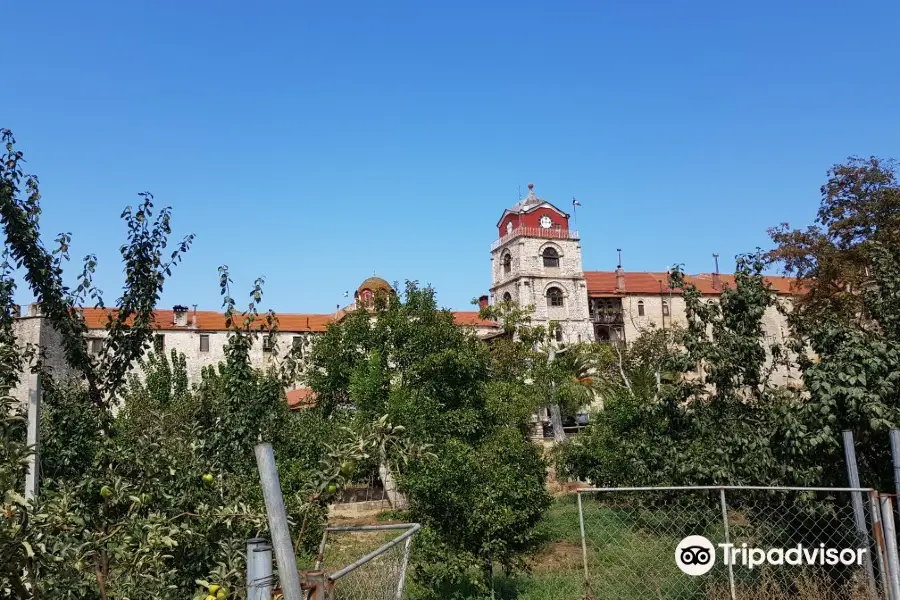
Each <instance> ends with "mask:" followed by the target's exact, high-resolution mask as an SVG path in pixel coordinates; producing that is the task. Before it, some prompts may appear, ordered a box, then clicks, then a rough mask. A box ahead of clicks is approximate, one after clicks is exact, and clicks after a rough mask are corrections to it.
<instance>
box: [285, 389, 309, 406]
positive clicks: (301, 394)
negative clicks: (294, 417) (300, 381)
mask: <svg viewBox="0 0 900 600" xmlns="http://www.w3.org/2000/svg"><path fill="white" fill-rule="evenodd" d="M285 396H286V397H287V403H288V406H289V407H290V408H291V409H301V408H309V407H311V406H315V404H316V393H315V392H314V391H313V390H312V388H307V387H304V388H297V389H295V390H288V391H286V392H285Z"/></svg>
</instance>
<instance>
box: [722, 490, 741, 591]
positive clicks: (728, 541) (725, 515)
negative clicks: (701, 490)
mask: <svg viewBox="0 0 900 600" xmlns="http://www.w3.org/2000/svg"><path fill="white" fill-rule="evenodd" d="M719 502H720V504H721V505H722V524H723V525H724V526H725V543H726V544H731V536H730V535H729V533H728V503H726V502H725V490H719ZM728 585H729V587H730V588H731V600H735V599H736V598H737V595H736V592H735V589H734V566H733V565H732V564H731V562H730V561H729V563H728Z"/></svg>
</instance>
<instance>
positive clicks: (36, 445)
mask: <svg viewBox="0 0 900 600" xmlns="http://www.w3.org/2000/svg"><path fill="white" fill-rule="evenodd" d="M28 384H29V385H28V438H27V440H28V446H29V447H30V448H31V455H30V456H29V457H28V473H27V474H26V475H25V499H26V500H35V499H36V498H37V495H38V491H39V489H40V470H41V440H40V436H41V428H40V427H41V375H40V373H37V372H34V373H30V374H29V376H28Z"/></svg>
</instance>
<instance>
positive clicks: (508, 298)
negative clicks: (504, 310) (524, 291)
mask: <svg viewBox="0 0 900 600" xmlns="http://www.w3.org/2000/svg"><path fill="white" fill-rule="evenodd" d="M503 301H504V302H512V294H510V293H509V292H504V293H503Z"/></svg>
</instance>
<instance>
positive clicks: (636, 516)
mask: <svg viewBox="0 0 900 600" xmlns="http://www.w3.org/2000/svg"><path fill="white" fill-rule="evenodd" d="M577 499H578V516H579V527H580V530H581V542H582V558H583V569H584V580H585V587H586V591H585V597H586V598H590V599H597V600H600V599H616V600H630V599H634V600H638V599H640V600H644V599H647V598H653V599H658V600H682V599H685V600H687V599H690V600H694V599H697V600H700V599H704V600H720V599H721V600H726V599H727V600H750V599H752V600H787V599H788V598H791V599H796V600H881V599H884V598H888V597H889V596H888V595H887V594H888V592H887V587H888V579H889V576H888V573H887V571H886V569H885V564H884V563H885V561H886V560H887V554H886V551H885V544H884V537H883V536H882V535H881V534H882V529H881V523H880V516H879V515H880V514H881V511H880V510H879V507H878V498H877V496H876V495H875V494H874V492H872V491H871V490H867V489H850V488H848V489H825V488H762V487H759V488H746V487H744V488H700V487H698V488H622V489H586V490H580V491H579V492H578V498H577Z"/></svg>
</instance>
